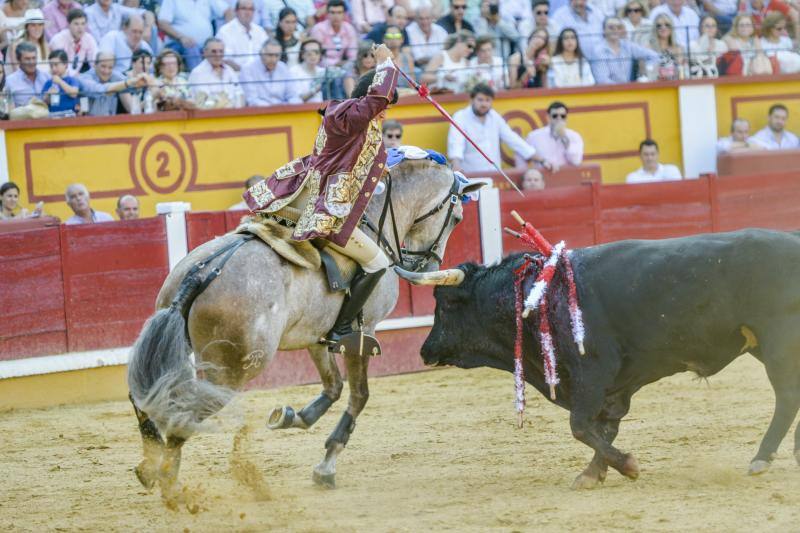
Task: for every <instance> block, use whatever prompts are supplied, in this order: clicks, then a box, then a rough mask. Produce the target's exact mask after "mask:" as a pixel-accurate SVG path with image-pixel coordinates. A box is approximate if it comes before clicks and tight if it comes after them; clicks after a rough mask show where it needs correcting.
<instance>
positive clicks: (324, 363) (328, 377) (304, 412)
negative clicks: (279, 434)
mask: <svg viewBox="0 0 800 533" xmlns="http://www.w3.org/2000/svg"><path fill="white" fill-rule="evenodd" d="M308 353H309V354H311V359H312V360H313V361H314V365H315V366H316V367H317V371H318V372H319V377H320V378H321V379H322V387H323V388H322V393H321V394H320V395H319V396H317V397H316V398H315V399H313V400H312V401H311V402H310V403H308V404H307V405H306V406H305V407H303V408H302V409H300V411H299V412H295V410H294V409H292V408H291V407H289V406H288V405H287V406H283V407H276V408H275V409H273V410H272V412H271V413H270V415H269V420H268V422H267V427H268V428H270V429H286V428H290V427H296V428H302V429H308V428H310V427H311V426H313V425H314V423H315V422H316V421H317V420H319V419H320V417H321V416H322V415H324V414H325V413H326V412H327V411H328V409H329V408H330V406H331V405H333V403H334V402H336V400H338V399H339V397H340V396H341V395H342V387H343V383H342V376H341V374H340V373H339V367H338V366H337V365H336V359H335V357H334V355H333V354H332V353H330V352H329V351H328V348H327V346H325V345H322V344H316V345H313V346H310V347H309V348H308Z"/></svg>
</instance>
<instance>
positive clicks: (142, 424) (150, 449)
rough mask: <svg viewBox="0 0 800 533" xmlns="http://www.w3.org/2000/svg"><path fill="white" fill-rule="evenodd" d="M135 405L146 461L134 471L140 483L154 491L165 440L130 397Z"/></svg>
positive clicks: (134, 409) (143, 460)
mask: <svg viewBox="0 0 800 533" xmlns="http://www.w3.org/2000/svg"><path fill="white" fill-rule="evenodd" d="M128 398H130V400H131V404H132V405H133V411H134V413H136V420H138V421H139V433H141V434H142V448H143V452H144V459H142V462H141V463H139V465H138V466H137V467H136V468H134V469H133V471H134V472H135V473H136V477H137V478H139V482H140V483H141V484H142V485H144V487H145V488H146V489H148V490H149V489H152V488H153V486H154V485H155V483H156V479H157V478H158V467H159V465H160V464H161V454H162V453H163V450H164V439H162V438H161V434H160V433H159V432H158V428H156V425H155V424H154V423H153V421H152V420H150V418H148V416H147V415H146V414H145V413H143V412H142V411H141V410H140V409H139V408H138V407H136V404H135V403H134V402H133V398H132V397H131V396H130V395H129V396H128Z"/></svg>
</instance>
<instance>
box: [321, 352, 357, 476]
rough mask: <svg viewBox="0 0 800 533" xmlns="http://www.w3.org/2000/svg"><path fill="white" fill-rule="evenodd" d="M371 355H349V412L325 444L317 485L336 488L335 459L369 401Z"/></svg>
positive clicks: (347, 361) (346, 360)
mask: <svg viewBox="0 0 800 533" xmlns="http://www.w3.org/2000/svg"><path fill="white" fill-rule="evenodd" d="M369 357H370V356H368V355H365V356H361V355H356V354H352V355H346V356H345V363H346V365H347V382H348V383H349V385H350V398H349V400H348V405H347V410H346V411H345V412H344V414H342V418H341V419H339V423H338V424H336V428H335V429H334V430H333V433H331V434H330V436H329V437H328V440H326V441H325V450H326V451H325V459H323V460H322V462H321V463H319V464H318V465H317V466H315V467H314V473H313V475H312V479H313V480H314V483H316V484H317V485H321V486H323V487H326V488H334V487H335V486H336V457H337V456H338V455H339V454H340V453H341V451H342V450H343V449H344V447H345V445H346V444H347V441H348V440H350V435H351V434H352V433H353V430H354V429H355V427H356V418H358V415H359V414H360V413H361V411H362V410H363V409H364V406H365V405H366V404H367V400H368V399H369V385H368V383H367V368H368V367H369Z"/></svg>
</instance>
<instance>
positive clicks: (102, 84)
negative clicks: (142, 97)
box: [78, 51, 147, 117]
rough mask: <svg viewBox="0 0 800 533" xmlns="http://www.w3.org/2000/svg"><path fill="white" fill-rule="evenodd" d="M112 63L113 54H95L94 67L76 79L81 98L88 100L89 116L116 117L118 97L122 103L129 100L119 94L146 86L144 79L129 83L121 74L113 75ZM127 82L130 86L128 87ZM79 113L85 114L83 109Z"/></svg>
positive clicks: (101, 52) (126, 96) (126, 95)
mask: <svg viewBox="0 0 800 533" xmlns="http://www.w3.org/2000/svg"><path fill="white" fill-rule="evenodd" d="M114 63H115V60H114V54H112V53H110V52H103V51H100V52H98V53H97V59H96V60H95V63H94V67H93V68H92V69H91V70H89V71H88V72H85V73H83V74H81V75H80V76H79V77H78V79H79V80H80V84H81V89H82V91H81V96H86V97H87V98H88V99H89V109H88V113H87V114H88V115H90V116H93V117H102V116H111V115H116V114H117V107H118V105H119V100H120V97H122V99H123V101H124V100H127V99H129V98H130V95H129V94H120V93H122V92H123V91H126V90H128V89H129V88H130V87H131V86H134V87H143V86H144V85H146V84H147V80H146V79H144V78H140V79H137V80H135V81H132V82H130V80H128V79H127V78H125V77H124V76H123V75H122V74H117V73H115V72H114ZM129 82H130V83H132V85H130V86H129ZM128 107H130V106H128ZM81 111H82V112H85V111H84V110H83V109H81Z"/></svg>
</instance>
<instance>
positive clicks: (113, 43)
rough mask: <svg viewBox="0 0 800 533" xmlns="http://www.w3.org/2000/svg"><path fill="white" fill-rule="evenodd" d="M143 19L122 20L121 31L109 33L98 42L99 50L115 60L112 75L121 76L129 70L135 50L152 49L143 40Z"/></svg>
mask: <svg viewBox="0 0 800 533" xmlns="http://www.w3.org/2000/svg"><path fill="white" fill-rule="evenodd" d="M143 37H144V19H143V18H142V17H141V16H139V15H131V16H130V17H127V18H125V19H123V21H122V29H121V30H114V31H110V32H108V33H107V34H106V36H105V37H103V39H102V40H101V41H100V50H103V51H104V52H109V53H111V54H113V55H114V57H115V58H116V63H114V73H116V74H120V75H121V74H122V73H124V72H125V71H126V70H128V69H129V68H131V58H132V57H133V53H134V52H136V51H137V50H147V51H148V52H150V54H151V55H152V54H153V49H152V48H150V45H149V44H147V43H146V42H145V41H144V39H143Z"/></svg>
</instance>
